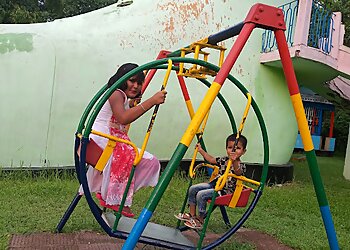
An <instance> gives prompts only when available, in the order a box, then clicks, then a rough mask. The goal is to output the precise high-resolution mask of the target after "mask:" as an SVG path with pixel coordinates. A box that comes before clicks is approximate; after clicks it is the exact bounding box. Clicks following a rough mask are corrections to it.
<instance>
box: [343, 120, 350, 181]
mask: <svg viewBox="0 0 350 250" xmlns="http://www.w3.org/2000/svg"><path fill="white" fill-rule="evenodd" d="M343 175H344V177H345V179H347V180H350V126H349V135H348V146H347V147H346V154H345V164H344V172H343Z"/></svg>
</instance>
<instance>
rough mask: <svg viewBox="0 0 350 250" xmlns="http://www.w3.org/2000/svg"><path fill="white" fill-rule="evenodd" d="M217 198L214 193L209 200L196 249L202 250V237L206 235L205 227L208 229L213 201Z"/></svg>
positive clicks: (216, 193) (216, 194)
mask: <svg viewBox="0 0 350 250" xmlns="http://www.w3.org/2000/svg"><path fill="white" fill-rule="evenodd" d="M217 196H218V192H216V191H214V193H213V196H212V198H211V202H210V204H209V208H208V212H207V217H206V218H205V220H204V224H203V228H202V232H201V235H200V238H199V240H198V243H197V249H201V248H202V243H203V240H204V237H205V233H206V231H207V227H208V224H209V219H210V215H211V213H212V212H213V207H214V204H215V199H216V197H217Z"/></svg>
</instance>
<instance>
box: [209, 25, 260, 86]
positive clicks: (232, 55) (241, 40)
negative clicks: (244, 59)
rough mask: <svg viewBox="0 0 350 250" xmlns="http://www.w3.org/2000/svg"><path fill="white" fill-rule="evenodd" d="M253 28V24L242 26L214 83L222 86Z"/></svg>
mask: <svg viewBox="0 0 350 250" xmlns="http://www.w3.org/2000/svg"><path fill="white" fill-rule="evenodd" d="M254 28H255V24H254V23H246V24H244V25H243V28H242V30H241V33H240V34H239V35H238V37H237V40H236V42H235V43H234V44H233V46H232V48H231V50H230V52H229V54H228V55H227V57H226V59H225V61H224V63H223V64H222V67H221V69H220V71H219V72H218V74H217V75H216V77H215V79H214V82H217V83H218V84H220V85H223V84H224V81H225V79H226V78H227V76H228V74H229V73H230V71H231V69H232V67H233V65H234V64H235V62H236V61H237V58H238V56H239V54H240V53H241V51H242V49H243V47H244V45H245V44H246V42H247V40H248V38H249V36H250V34H251V33H252V31H253V29H254Z"/></svg>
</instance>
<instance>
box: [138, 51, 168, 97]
mask: <svg viewBox="0 0 350 250" xmlns="http://www.w3.org/2000/svg"><path fill="white" fill-rule="evenodd" d="M168 54H170V51H167V50H161V51H160V52H159V54H158V56H157V58H156V60H158V59H163V58H166V57H167V55H168ZM156 72H157V70H156V69H151V70H150V71H149V72H147V75H146V78H145V81H144V83H143V85H142V89H141V93H142V94H143V93H144V92H145V90H146V88H147V87H148V85H149V83H150V82H151V80H152V79H153V77H154V75H155V74H156Z"/></svg>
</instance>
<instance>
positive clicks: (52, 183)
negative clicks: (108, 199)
mask: <svg viewBox="0 0 350 250" xmlns="http://www.w3.org/2000/svg"><path fill="white" fill-rule="evenodd" d="M293 163H294V175H295V178H294V181H293V183H288V184H285V185H282V186H272V187H266V188H265V189H264V193H263V195H262V197H261V199H260V201H259V203H258V205H257V207H256V208H255V209H254V211H253V213H252V215H251V216H250V217H249V219H248V220H247V221H246V223H245V224H244V226H245V227H247V228H252V229H257V230H259V231H262V232H266V233H268V234H270V235H273V236H274V237H276V238H277V239H278V240H279V241H280V242H282V243H284V244H286V245H288V246H290V247H292V248H295V249H327V248H329V247H328V241H327V236H326V233H325V229H324V227H323V223H322V219H321V214H320V210H319V206H318V203H317V200H316V195H315V192H314V189H313V185H312V181H311V178H310V174H309V170H308V166H307V163H306V162H298V161H295V162H293ZM318 163H319V167H320V172H321V176H322V178H323V182H324V186H325V191H326V194H327V198H328V201H329V204H330V209H331V212H332V216H333V220H334V225H335V229H336V232H337V237H338V241H339V245H340V248H341V249H350V237H349V233H350V210H349V209H347V206H348V205H349V204H350V196H349V194H350V181H346V180H345V179H344V177H343V175H342V173H343V166H344V157H342V156H334V157H318ZM187 185H188V180H186V179H185V178H182V177H180V176H179V175H176V176H175V177H174V178H173V179H172V181H171V183H170V185H169V187H168V188H167V190H166V193H165V195H164V196H163V198H162V200H161V202H160V203H159V205H158V207H157V209H156V211H155V213H154V216H153V217H152V221H155V222H157V223H159V224H164V225H169V226H174V225H175V224H176V220H174V217H173V214H174V213H175V212H177V211H179V209H180V208H181V204H182V201H183V198H182V197H183V196H184V192H185V190H186V188H187ZM77 187H78V184H77V181H76V179H75V178H74V177H73V176H71V175H70V174H68V173H63V174H57V173H52V172H50V173H47V172H42V173H40V174H39V176H38V175H36V176H35V177H33V175H32V173H31V172H16V173H10V174H9V173H6V172H1V173H0V192H1V195H0V204H3V205H2V206H1V207H2V212H1V214H0V225H1V227H0V249H6V248H7V246H8V242H9V239H10V236H11V234H15V233H16V234H25V233H31V232H54V230H55V228H56V226H57V223H58V222H59V220H60V218H61V217H62V215H63V213H64V212H65V210H66V209H67V206H68V205H69V203H70V202H71V200H72V198H73V196H74V195H75V192H76V191H77ZM150 193H151V189H144V190H142V191H140V192H138V193H137V195H136V196H135V199H134V205H133V210H134V212H136V213H138V212H140V211H141V209H142V208H143V206H144V204H145V202H146V200H147V198H148V196H149V194H150ZM242 211H243V210H242V209H230V210H229V216H230V218H239V216H240V214H241V213H242ZM219 216H220V215H219V213H218V211H215V212H214V214H213V217H212V218H211V221H210V226H209V230H211V231H214V232H218V233H220V232H223V231H225V227H224V226H223V223H222V221H221V220H220V217H219ZM81 230H93V231H99V232H101V231H102V230H101V228H100V227H99V225H98V224H97V222H96V221H95V219H94V218H93V216H92V215H91V213H90V210H89V208H88V205H87V204H86V201H85V199H82V200H81V201H80V203H79V204H78V206H77V208H76V209H75V211H74V213H73V215H72V216H71V218H70V219H69V220H68V222H67V224H66V225H65V227H64V232H76V231H81ZM230 244H233V246H234V247H235V248H240V249H242V248H244V249H253V248H252V247H251V246H249V245H246V244H245V245H242V244H239V243H235V242H230ZM231 247H232V245H231ZM223 248H224V247H223ZM226 248H227V247H226ZM227 249H230V247H229V248H227ZM231 249H232V248H231Z"/></svg>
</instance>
